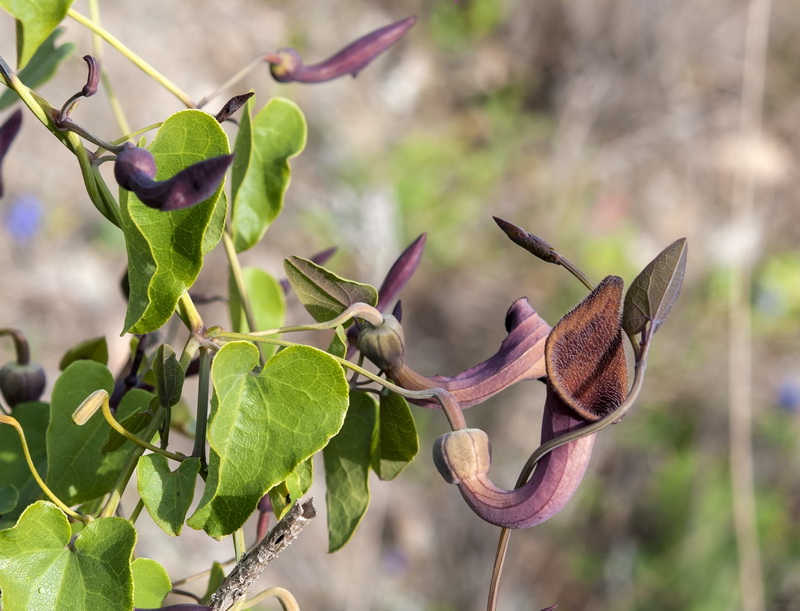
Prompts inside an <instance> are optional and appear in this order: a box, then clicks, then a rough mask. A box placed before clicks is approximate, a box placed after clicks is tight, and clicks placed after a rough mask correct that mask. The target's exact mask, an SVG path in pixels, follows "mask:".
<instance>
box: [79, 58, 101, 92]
mask: <svg viewBox="0 0 800 611" xmlns="http://www.w3.org/2000/svg"><path fill="white" fill-rule="evenodd" d="M83 60H84V61H85V62H86V64H87V65H88V66H89V75H88V76H87V78H86V84H85V85H84V86H83V89H81V93H82V94H83V97H85V98H89V97H91V96H93V95H94V94H95V93H97V85H98V84H99V83H100V64H98V63H97V60H96V59H95V58H94V57H92V56H91V55H84V56H83Z"/></svg>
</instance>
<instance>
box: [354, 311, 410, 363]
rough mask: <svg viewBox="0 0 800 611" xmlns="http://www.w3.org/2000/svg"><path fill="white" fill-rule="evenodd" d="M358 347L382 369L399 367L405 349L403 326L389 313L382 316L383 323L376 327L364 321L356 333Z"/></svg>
mask: <svg viewBox="0 0 800 611" xmlns="http://www.w3.org/2000/svg"><path fill="white" fill-rule="evenodd" d="M358 349H359V350H360V351H361V353H362V354H363V355H364V356H366V357H367V358H368V359H369V360H370V361H372V362H373V363H375V365H377V366H378V367H379V368H380V369H381V370H382V371H389V370H390V369H392V368H394V367H399V366H400V365H402V363H403V354H404V353H405V349H406V340H405V335H404V334H403V327H402V326H401V325H400V322H399V321H398V320H397V319H396V318H395V317H394V316H392V315H391V314H387V315H386V316H384V317H383V324H382V325H379V326H377V327H375V326H373V325H371V324H369V323H368V322H364V323H363V326H362V327H361V332H360V333H359V335H358Z"/></svg>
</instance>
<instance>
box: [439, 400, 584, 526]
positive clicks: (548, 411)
mask: <svg viewBox="0 0 800 611" xmlns="http://www.w3.org/2000/svg"><path fill="white" fill-rule="evenodd" d="M586 424H587V422H586V420H584V419H583V418H581V417H579V416H576V415H575V414H574V413H573V412H572V411H571V410H570V408H569V407H567V406H566V405H564V403H563V402H562V401H561V400H560V399H559V397H558V395H557V394H556V393H555V392H554V391H553V390H552V388H551V387H550V386H549V385H548V390H547V401H546V403H545V407H544V417H543V419H542V443H545V442H547V441H550V440H551V439H554V438H555V437H559V436H560V435H563V434H564V433H568V432H570V431H574V430H575V429H577V428H580V427H582V426H586ZM594 440H595V435H587V436H586V437H582V438H580V439H578V440H576V441H573V442H571V443H568V444H565V445H563V446H559V447H558V448H556V449H555V450H553V451H552V452H550V453H549V454H547V455H546V456H545V457H544V458H542V460H540V461H539V464H538V465H537V467H536V471H534V473H533V476H532V477H531V479H530V480H528V482H527V483H526V484H525V485H524V486H522V487H521V488H517V489H516V490H504V489H502V488H499V487H498V486H496V485H494V484H493V483H492V481H491V480H490V479H489V469H490V467H491V447H490V444H489V438H488V436H487V435H486V433H484V432H483V431H481V430H480V429H462V430H460V431H453V432H450V433H447V434H445V435H443V436H442V437H440V438H439V439H438V440H437V441H436V444H435V445H434V449H433V460H434V463H436V466H437V468H438V469H439V472H440V473H441V474H442V477H444V479H445V480H446V481H447V482H448V483H452V484H456V485H457V486H458V489H459V490H460V492H461V495H462V496H463V497H464V500H465V501H466V503H467V505H469V506H470V508H471V509H472V511H474V512H475V513H476V514H478V516H479V517H480V518H482V519H483V520H486V521H487V522H489V523H491V524H496V525H497V526H503V527H505V528H528V527H530V526H535V525H537V524H540V523H541V522H544V521H545V520H547V519H548V518H550V517H552V516H553V515H555V514H556V513H558V512H559V511H561V509H563V507H564V506H565V505H566V504H567V502H568V501H569V500H570V499H571V498H572V495H573V494H575V491H576V490H577V488H578V485H579V484H580V483H581V480H582V479H583V474H584V473H585V471H586V467H587V466H588V464H589V458H590V457H591V454H592V448H593V447H594Z"/></svg>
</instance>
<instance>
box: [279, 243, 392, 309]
mask: <svg viewBox="0 0 800 611" xmlns="http://www.w3.org/2000/svg"><path fill="white" fill-rule="evenodd" d="M283 268H284V270H285V271H286V277H287V278H288V279H289V283H290V284H291V285H292V289H293V290H294V292H295V294H296V295H297V297H298V299H300V301H301V302H302V304H303V306H305V308H306V310H307V311H308V313H309V314H311V316H313V317H314V320H317V321H319V322H324V321H326V320H331V319H332V318H335V317H336V316H338V315H339V314H341V313H342V312H344V311H345V310H346V309H347V308H349V307H350V306H351V305H353V304H354V303H357V302H362V303H366V304H369V305H371V306H374V305H375V304H376V303H378V291H376V290H375V288H374V287H372V286H370V285H368V284H362V283H360V282H354V281H353V280H345V279H344V278H341V277H339V276H337V275H336V274H334V273H333V272H332V271H330V270H327V269H325V268H324V267H322V266H321V265H317V264H316V263H313V262H311V261H309V260H308V259H301V258H300V257H294V256H292V257H287V258H286V260H285V261H284V262H283Z"/></svg>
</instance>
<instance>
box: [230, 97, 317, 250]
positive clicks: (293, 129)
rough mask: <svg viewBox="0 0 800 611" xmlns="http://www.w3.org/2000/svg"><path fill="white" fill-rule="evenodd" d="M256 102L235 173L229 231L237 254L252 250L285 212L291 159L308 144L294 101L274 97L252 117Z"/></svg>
mask: <svg viewBox="0 0 800 611" xmlns="http://www.w3.org/2000/svg"><path fill="white" fill-rule="evenodd" d="M254 105H255V98H251V99H250V101H249V102H248V103H247V106H246V108H245V112H244V113H242V121H241V123H240V125H239V134H238V136H237V138H236V145H235V150H236V157H235V159H234V170H233V189H232V192H233V204H232V206H231V209H232V211H231V230H232V231H233V242H234V245H235V246H236V250H237V252H241V251H243V250H247V249H248V248H251V247H253V246H254V245H255V244H257V243H258V242H259V240H261V238H262V237H263V235H264V232H265V231H266V230H267V228H268V227H269V226H270V224H271V223H272V221H274V220H275V218H276V217H277V216H278V214H279V213H280V211H281V209H282V208H283V196H284V193H286V189H287V187H288V186H289V180H290V178H291V170H290V168H289V159H291V158H292V157H294V156H296V155H298V154H299V153H300V152H301V151H302V150H303V148H304V147H305V144H306V121H305V118H304V117H303V113H302V112H301V111H300V109H299V108H298V107H297V105H296V104H295V103H294V102H291V101H289V100H286V99H284V98H272V99H271V100H270V101H269V102H267V103H266V105H265V106H264V108H262V109H261V110H260V111H259V112H258V114H257V115H256V116H255V117H253V118H252V119H251V118H250V113H251V111H252V108H253V107H254Z"/></svg>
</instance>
